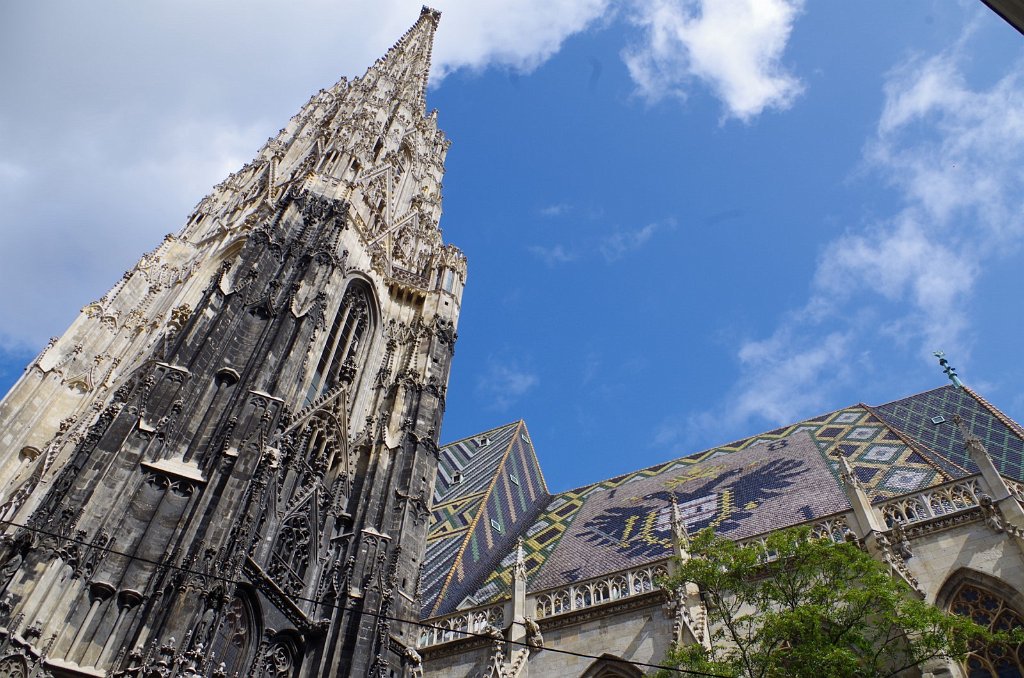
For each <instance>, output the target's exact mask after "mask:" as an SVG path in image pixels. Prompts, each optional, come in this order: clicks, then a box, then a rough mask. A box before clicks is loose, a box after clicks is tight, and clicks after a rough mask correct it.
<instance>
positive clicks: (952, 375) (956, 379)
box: [932, 351, 964, 389]
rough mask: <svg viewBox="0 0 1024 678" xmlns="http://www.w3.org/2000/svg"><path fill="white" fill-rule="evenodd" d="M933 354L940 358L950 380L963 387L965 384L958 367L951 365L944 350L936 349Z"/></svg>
mask: <svg viewBox="0 0 1024 678" xmlns="http://www.w3.org/2000/svg"><path fill="white" fill-rule="evenodd" d="M932 355H933V356H935V357H936V358H938V359H939V365H940V366H941V367H942V371H943V372H945V373H946V376H947V377H949V380H950V381H951V382H953V386H956V387H957V388H959V389H962V388H963V387H964V384H963V382H961V381H960V377H958V376H957V374H956V368H955V367H953V366H952V365H950V364H949V361H948V360H946V354H945V353H943V352H942V351H935V352H934V353H932Z"/></svg>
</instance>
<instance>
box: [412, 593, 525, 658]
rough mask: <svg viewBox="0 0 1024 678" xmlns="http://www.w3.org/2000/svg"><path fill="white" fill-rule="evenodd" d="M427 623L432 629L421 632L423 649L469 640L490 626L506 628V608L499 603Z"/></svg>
mask: <svg viewBox="0 0 1024 678" xmlns="http://www.w3.org/2000/svg"><path fill="white" fill-rule="evenodd" d="M426 623H428V624H430V626H431V628H423V629H422V630H421V632H420V641H419V645H418V646H419V647H421V648H423V647H430V646H432V645H440V644H441V643H447V642H450V641H452V640H460V639H462V638H468V637H469V636H470V635H471V634H483V633H485V632H486V630H487V627H488V626H492V627H494V628H496V629H502V628H504V626H505V606H504V605H502V604H500V603H499V604H492V605H486V606H483V607H476V608H472V609H469V610H459V611H458V612H455V613H453V614H450V615H446V616H444V617H437V618H435V619H430V620H428V621H427V622H426Z"/></svg>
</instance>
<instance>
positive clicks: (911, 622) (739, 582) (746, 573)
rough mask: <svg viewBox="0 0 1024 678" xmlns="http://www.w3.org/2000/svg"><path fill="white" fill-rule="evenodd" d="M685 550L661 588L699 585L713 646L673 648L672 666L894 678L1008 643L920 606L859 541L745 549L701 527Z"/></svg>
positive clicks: (776, 537) (779, 540) (765, 674)
mask: <svg viewBox="0 0 1024 678" xmlns="http://www.w3.org/2000/svg"><path fill="white" fill-rule="evenodd" d="M689 550H690V553H691V554H693V557H692V558H690V559H689V560H687V561H686V562H681V563H679V566H678V568H677V570H676V572H675V574H674V575H673V576H672V577H670V578H669V579H667V580H666V581H665V582H663V585H664V586H665V587H666V588H667V589H668V590H677V589H678V587H680V586H683V585H685V583H686V582H691V583H693V584H696V585H697V586H698V587H699V589H700V591H701V597H702V599H703V601H704V604H705V606H706V608H707V613H708V623H709V626H710V628H711V646H712V649H711V650H707V651H706V650H705V649H704V648H703V647H702V646H700V645H687V646H684V647H675V648H673V649H672V651H671V652H670V655H669V657H668V663H669V664H670V665H672V666H678V667H680V668H686V669H690V670H696V671H703V672H707V673H711V674H715V675H718V676H743V677H747V678H774V677H776V676H792V677H796V678H800V677H802V676H807V677H813V678H825V677H833V676H835V677H841V676H851V677H854V676H856V677H861V676H865V677H866V676H871V677H875V676H896V675H899V674H900V673H901V672H902V671H906V670H907V669H909V668H911V667H914V666H919V665H920V664H922V663H923V662H925V661H927V660H929V659H932V658H937V657H942V658H953V659H961V658H962V657H963V656H964V655H965V654H966V653H967V651H968V649H969V647H970V646H971V644H973V643H992V642H999V641H1005V640H1007V639H1006V638H999V637H996V636H993V635H992V634H991V633H989V632H988V630H987V629H984V628H982V627H981V626H978V625H977V624H975V623H974V622H973V621H972V620H970V619H968V618H966V617H960V616H955V615H951V614H947V613H945V612H943V611H941V610H939V609H938V608H936V607H935V606H933V605H929V604H927V603H925V602H924V601H922V600H921V599H920V597H919V596H918V595H917V593H916V592H915V591H913V590H912V589H911V588H910V587H909V586H908V585H907V584H906V583H905V582H903V581H902V580H900V579H897V578H894V577H893V576H892V575H891V574H890V571H889V568H888V566H887V565H886V564H884V563H881V562H879V561H877V560H875V559H874V558H872V557H871V556H870V555H869V554H868V553H865V552H864V551H863V550H862V549H861V548H859V547H858V546H857V545H856V544H852V543H842V544H835V543H833V542H832V541H831V540H827V539H815V538H812V537H811V535H810V531H809V530H808V529H803V528H795V529H790V530H783V531H780V532H775V533H773V534H771V535H770V536H769V537H768V538H767V542H766V543H765V544H759V543H753V544H748V545H743V546H740V545H737V544H735V543H734V542H732V541H730V540H729V539H725V538H723V537H719V536H716V535H715V534H714V532H713V531H711V530H703V531H701V532H700V533H698V534H697V535H696V536H695V537H694V538H693V539H692V540H691V543H690V547H689ZM1014 641H1015V642H1018V638H1016V637H1015V638H1014ZM660 675H664V676H669V675H676V674H673V673H670V672H667V671H664V672H662V673H661V674H659V676H660Z"/></svg>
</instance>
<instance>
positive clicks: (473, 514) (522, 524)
mask: <svg viewBox="0 0 1024 678" xmlns="http://www.w3.org/2000/svg"><path fill="white" fill-rule="evenodd" d="M549 497H550V495H549V494H548V490H547V485H546V484H545V483H544V477H543V475H541V472H540V465H539V464H538V463H537V457H536V454H535V453H534V451H533V444H532V443H531V442H530V437H529V434H528V433H527V431H526V424H525V423H523V422H522V421H518V422H515V423H512V424H507V425H505V426H501V427H499V428H496V429H492V430H490V431H486V432H484V433H481V434H478V435H476V436H472V437H470V438H465V439H463V440H460V441H457V442H454V443H451V444H449V445H446V446H445V447H443V448H442V449H441V457H440V462H439V465H438V478H437V482H436V484H435V487H434V505H433V509H432V515H431V525H430V531H429V532H428V534H427V553H426V557H425V559H424V566H423V569H422V571H421V576H420V591H421V593H422V609H423V611H424V612H430V613H431V614H445V613H446V612H449V611H451V610H454V609H455V606H456V605H457V604H458V603H459V602H460V601H461V600H462V598H463V597H465V595H467V594H469V593H472V592H473V591H474V590H475V589H476V587H477V586H478V585H479V583H480V578H481V576H482V575H484V574H486V573H487V572H490V571H491V569H493V568H494V566H495V565H496V564H497V561H498V560H499V559H500V558H501V557H502V556H503V555H505V554H506V553H507V552H508V551H509V549H510V548H511V544H513V543H514V542H515V539H516V537H517V535H518V534H519V533H520V532H521V531H522V530H523V529H525V528H526V527H527V526H528V525H529V524H530V522H531V521H532V520H533V519H534V518H535V517H536V515H537V512H538V511H539V510H540V508H541V507H542V506H543V505H544V504H546V503H547V501H548V499H549Z"/></svg>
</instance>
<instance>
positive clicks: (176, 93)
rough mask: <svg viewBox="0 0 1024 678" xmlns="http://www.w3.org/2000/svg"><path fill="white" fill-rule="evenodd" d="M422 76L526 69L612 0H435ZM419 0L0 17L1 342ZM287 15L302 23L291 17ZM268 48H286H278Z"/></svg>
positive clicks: (59, 324) (71, 309)
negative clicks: (435, 20) (436, 19)
mask: <svg viewBox="0 0 1024 678" xmlns="http://www.w3.org/2000/svg"><path fill="white" fill-rule="evenodd" d="M431 4H433V5H435V6H437V8H438V9H440V10H441V11H442V13H443V16H442V19H441V23H440V27H439V30H438V35H437V39H436V42H435V49H434V55H433V67H434V74H433V82H434V84H436V83H437V82H438V81H439V80H440V78H442V77H443V76H444V75H446V74H449V73H451V72H452V71H453V70H455V69H458V68H470V69H483V68H486V67H488V66H492V65H500V66H504V67H508V68H513V69H517V70H521V71H527V70H529V69H531V68H534V67H536V66H537V65H539V64H540V63H542V62H543V61H544V60H545V59H547V58H549V57H550V56H551V55H552V54H554V53H555V52H556V51H557V50H558V49H559V48H560V46H561V44H562V42H563V41H564V40H565V39H566V38H567V37H569V36H570V35H572V34H574V33H576V32H579V31H581V30H584V29H585V28H586V27H587V26H590V25H592V24H593V23H594V22H595V21H597V20H599V19H600V18H601V17H602V16H606V15H608V13H609V0H517V1H515V2H512V1H510V0H503V1H496V2H485V3H481V2H476V1H475V0H437V2H432V3H431ZM420 5H421V3H420V2H419V1H418V0H416V1H415V2H413V1H410V0H381V1H379V2H359V3H355V2H333V1H328V0H298V1H296V2H292V3H287V4H286V3H275V2H267V1H265V0H256V1H255V2H249V1H246V2H243V1H242V0H229V1H225V2H218V3H206V2H200V1H199V0H176V1H174V2H172V1H170V0H157V1H154V2H148V3H145V4H134V5H132V6H131V7H129V8H127V9H126V8H125V7H124V6H123V5H122V4H121V3H115V2H111V1H109V0H107V1H100V2H93V3H88V5H86V4H83V3H79V2H74V1H73V0H65V1H64V2H60V1H58V2H56V3H50V4H48V5H47V6H45V7H43V6H42V5H39V4H32V3H21V4H19V5H16V6H12V7H11V8H10V9H9V11H6V8H5V13H4V21H3V22H2V26H0V32H2V34H3V35H2V39H0V81H3V83H4V96H3V97H2V98H0V149H2V151H0V243H2V245H3V246H2V247H0V288H2V289H6V290H18V291H19V293H18V294H7V295H0V347H8V348H24V347H28V348H31V349H32V350H36V349H38V348H39V347H41V346H42V344H43V343H44V342H45V340H46V338H47V337H49V336H50V335H52V334H55V333H57V332H59V331H60V330H61V329H62V328H63V327H66V326H67V324H68V323H69V322H70V321H71V320H72V318H73V317H74V314H75V312H76V311H77V309H78V308H80V307H81V306H82V305H83V304H85V303H87V302H88V301H90V300H92V299H94V298H96V297H99V296H100V295H102V294H103V293H104V292H105V291H106V290H107V289H108V288H109V286H110V285H111V284H113V283H114V281H115V280H116V279H117V277H118V274H119V272H120V271H123V270H125V269H126V268H128V267H130V266H131V265H132V264H133V263H134V262H135V261H136V260H137V258H138V257H139V255H140V254H141V253H143V252H145V251H147V250H150V249H152V248H153V247H154V246H155V245H156V244H157V243H159V241H160V238H161V237H162V236H163V235H164V234H166V233H168V232H174V231H177V230H178V229H179V228H180V227H181V225H182V224H183V222H184V219H185V217H186V215H187V213H188V210H189V209H191V207H192V206H193V205H194V204H195V203H196V202H198V201H199V199H200V198H201V197H202V196H203V195H204V194H206V193H207V192H208V191H209V190H210V189H211V187H212V186H213V185H214V184H216V183H217V182H219V181H221V180H222V179H223V178H224V177H225V176H227V174H228V173H229V172H231V171H234V170H236V169H238V167H240V166H241V165H242V164H243V163H244V162H246V161H247V160H249V159H251V158H252V156H253V155H254V154H255V152H256V150H257V149H258V148H259V146H260V145H261V144H262V142H263V141H264V140H265V139H266V138H267V137H268V136H270V135H272V134H274V133H276V132H277V129H278V128H279V127H280V126H281V124H282V123H283V122H284V121H286V120H287V119H288V118H289V117H290V116H291V115H293V114H294V113H295V112H296V111H297V110H298V108H299V106H301V105H302V103H304V102H305V101H306V100H307V99H308V97H309V95H310V94H311V93H312V92H315V91H317V90H318V89H320V88H322V87H326V86H329V85H330V84H332V83H333V82H335V81H336V80H337V79H338V77H339V76H341V75H347V76H354V75H360V74H362V72H363V71H364V70H365V69H366V67H367V66H368V65H369V64H371V63H372V62H373V61H374V59H376V58H377V57H379V56H380V55H381V54H383V53H384V51H385V50H386V49H387V48H388V47H389V46H390V45H391V44H393V43H394V41H395V40H396V39H397V38H398V37H399V36H400V35H402V33H403V32H404V31H405V30H406V29H407V28H408V27H409V26H410V25H412V23H413V22H414V21H415V20H416V18H417V17H418V16H419V10H420ZM296 16H306V17H313V16H315V17H316V20H315V21H296V20H295V17H296ZM275 45H278V46H280V45H287V46H288V49H277V48H274V46H275Z"/></svg>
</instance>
